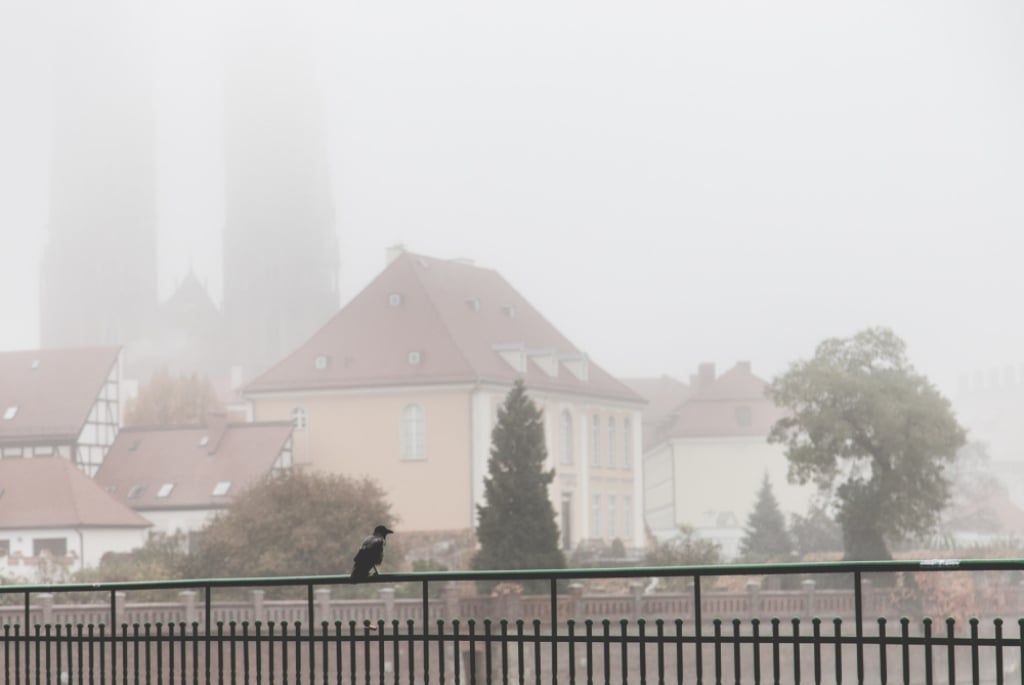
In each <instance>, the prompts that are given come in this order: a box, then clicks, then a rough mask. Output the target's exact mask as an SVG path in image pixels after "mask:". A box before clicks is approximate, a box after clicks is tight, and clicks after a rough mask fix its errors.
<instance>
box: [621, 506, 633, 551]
mask: <svg viewBox="0 0 1024 685" xmlns="http://www.w3.org/2000/svg"><path fill="white" fill-rule="evenodd" d="M622 518H623V519H625V522H626V525H625V527H624V528H623V529H622V537H624V538H626V539H627V540H630V539H632V537H633V498H632V497H631V496H630V495H623V496H622Z"/></svg>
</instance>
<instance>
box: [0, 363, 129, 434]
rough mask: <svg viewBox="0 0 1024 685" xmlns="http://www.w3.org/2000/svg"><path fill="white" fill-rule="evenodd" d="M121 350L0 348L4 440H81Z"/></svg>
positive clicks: (0, 410)
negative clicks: (85, 426)
mask: <svg viewBox="0 0 1024 685" xmlns="http://www.w3.org/2000/svg"><path fill="white" fill-rule="evenodd" d="M119 354H120V349H119V348H116V347H91V348H79V349H47V350H25V351H19V352H0V444H12V443H13V444H18V443H27V442H37V441H40V440H42V439H46V440H54V439H59V440H68V441H71V440H74V439H75V438H77V437H78V434H79V433H80V432H81V430H82V426H83V425H84V424H85V420H86V419H87V418H88V417H89V412H90V411H91V410H92V406H93V404H95V402H96V398H97V397H98V396H99V394H100V391H101V390H102V388H103V384H104V382H105V381H106V380H107V377H108V376H110V372H111V370H112V369H113V368H114V366H115V365H116V364H117V361H118V355H119ZM12 407H16V409H14V410H13V416H12V418H10V419H4V418H3V417H4V416H5V415H6V413H7V412H9V411H10V408H12Z"/></svg>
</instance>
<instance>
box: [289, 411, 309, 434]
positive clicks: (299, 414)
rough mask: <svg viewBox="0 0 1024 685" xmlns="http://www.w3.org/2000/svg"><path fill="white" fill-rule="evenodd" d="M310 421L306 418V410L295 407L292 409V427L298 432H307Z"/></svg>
mask: <svg viewBox="0 0 1024 685" xmlns="http://www.w3.org/2000/svg"><path fill="white" fill-rule="evenodd" d="M307 421H308V419H307V418H306V410H305V409H303V408H302V407H295V408H294V409H292V426H293V427H294V428H295V430H297V431H304V430H306V426H307Z"/></svg>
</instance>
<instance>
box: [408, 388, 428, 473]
mask: <svg viewBox="0 0 1024 685" xmlns="http://www.w3.org/2000/svg"><path fill="white" fill-rule="evenodd" d="M426 429H427V419H426V417H425V416H424V414H423V407H421V406H420V405H419V404H416V403H415V402H414V403H412V404H407V405H405V407H404V408H403V409H402V459H403V460H405V461H417V460H420V459H426V458H427V444H426Z"/></svg>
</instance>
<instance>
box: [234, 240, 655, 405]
mask: <svg viewBox="0 0 1024 685" xmlns="http://www.w3.org/2000/svg"><path fill="white" fill-rule="evenodd" d="M391 296H394V297H395V304H394V306H392V304H391V302H390V300H389V298H391ZM520 348H521V349H522V350H523V351H524V352H525V353H526V354H527V355H528V356H529V355H531V354H533V355H536V356H534V357H532V358H531V359H530V361H528V362H527V364H526V369H525V371H524V372H519V371H517V370H516V369H515V368H513V367H512V366H511V365H510V364H509V363H507V362H506V361H505V360H504V359H503V357H502V354H501V353H500V352H499V351H498V350H499V349H520ZM410 353H418V355H419V363H418V364H415V365H414V364H410V363H409V354H410ZM320 355H326V357H327V358H328V364H327V366H326V368H323V369H318V368H316V365H315V361H316V358H317V357H318V356H320ZM545 355H547V356H546V357H545ZM582 356H583V355H582V352H581V351H580V350H579V349H578V348H577V347H576V346H575V345H573V344H572V343H571V342H569V340H568V339H567V338H565V336H563V335H562V334H561V333H559V332H558V330H557V329H556V328H555V327H554V326H552V325H551V324H550V323H549V322H548V321H547V320H546V319H545V318H544V317H543V316H542V315H541V314H540V312H538V311H537V310H536V309H534V307H533V306H532V305H531V304H530V303H529V302H527V301H526V300H525V299H524V298H523V297H522V296H521V295H520V294H519V293H518V292H516V290H515V289H514V288H512V286H511V285H509V284H508V282H507V281H505V279H504V278H502V277H501V275H499V274H498V273H497V272H496V271H493V270H491V269H483V268H480V267H476V266H473V265H471V264H468V263H466V262H464V261H458V260H441V259H434V258H430V257H423V256H419V255H414V254H409V253H402V254H401V255H400V256H398V257H397V258H396V259H394V260H393V261H392V262H391V263H390V264H389V265H388V266H387V268H386V269H385V270H384V271H383V272H382V273H381V274H380V275H379V276H378V277H377V278H376V279H374V280H373V281H372V282H371V283H370V284H369V285H368V286H367V287H366V288H365V289H364V290H363V291H362V292H361V293H359V294H358V295H357V296H356V297H355V298H353V300H352V301H351V302H350V303H349V304H348V305H346V306H345V307H344V308H343V309H342V310H341V311H340V312H338V314H336V315H335V316H334V317H333V318H332V319H331V320H330V321H328V322H327V324H326V325H325V326H324V327H323V328H321V329H320V330H319V331H318V332H317V333H315V334H314V335H313V337H312V338H310V339H309V340H308V341H307V342H306V343H305V344H303V345H302V346H301V347H300V348H299V349H298V350H297V351H296V352H295V353H293V354H292V355H291V356H289V357H287V358H285V359H284V360H283V361H281V362H280V363H278V364H277V365H276V366H274V367H272V368H271V369H270V370H269V371H267V372H266V373H264V374H263V375H262V376H260V377H258V378H256V379H255V380H254V381H253V382H252V383H251V384H249V386H248V387H247V388H246V389H245V392H246V393H247V394H258V393H265V392H275V391H287V390H313V389H333V388H365V387H374V386H382V385H391V386H395V385H422V384H444V383H465V382H497V383H502V384H504V383H511V382H512V381H514V380H515V379H517V378H522V379H523V380H524V381H525V383H526V385H527V386H528V387H535V388H543V389H548V390H554V391H564V392H570V393H575V394H583V395H590V396H595V397H602V398H613V399H619V400H624V401H629V402H638V403H639V402H642V401H643V400H642V398H640V397H639V396H637V395H636V393H634V392H633V391H632V390H630V389H629V388H628V387H627V386H626V385H624V384H623V383H621V382H620V381H618V380H616V379H615V378H613V377H612V376H611V375H609V374H608V373H607V372H606V371H604V370H603V369H601V368H600V367H599V366H597V365H596V364H594V363H593V362H588V376H587V378H586V380H581V379H580V378H577V377H576V376H575V375H574V374H573V373H572V372H571V371H570V370H569V368H568V366H567V364H566V361H565V360H566V358H577V359H579V358H582ZM548 360H558V361H556V362H555V364H556V365H557V374H556V375H554V376H552V375H549V374H548V373H547V372H546V371H545V370H544V368H543V365H544V364H545V363H546V362H547V361H548Z"/></svg>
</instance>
